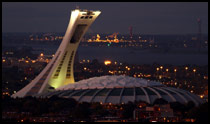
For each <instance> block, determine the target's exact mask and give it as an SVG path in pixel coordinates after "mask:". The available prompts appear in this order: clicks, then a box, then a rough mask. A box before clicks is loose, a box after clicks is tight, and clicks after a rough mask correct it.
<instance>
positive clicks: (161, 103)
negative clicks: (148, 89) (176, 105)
mask: <svg viewBox="0 0 210 124" xmlns="http://www.w3.org/2000/svg"><path fill="white" fill-rule="evenodd" d="M155 104H158V105H165V104H168V101H166V100H165V99H163V98H158V99H156V100H155V101H154V103H153V105H155Z"/></svg>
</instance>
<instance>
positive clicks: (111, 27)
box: [2, 2, 208, 34]
mask: <svg viewBox="0 0 210 124" xmlns="http://www.w3.org/2000/svg"><path fill="white" fill-rule="evenodd" d="M76 6H79V8H81V9H90V10H101V11H102V12H103V13H102V14H101V15H100V18H99V19H98V21H97V22H96V23H95V24H94V25H92V26H91V27H90V29H89V31H88V32H89V33H113V32H119V33H121V34H127V33H129V26H132V27H133V33H134V34H191V33H193V34H195V33H197V31H198V27H197V18H200V19H201V20H202V24H201V26H202V33H205V34H206V33H208V3H207V2H68V3H65V2H61V3H58V2H56V3H53V2H52V3H45V2H42V3H40V2H20V3H15V2H11V3H7V2H3V3H2V26H3V29H2V31H3V32H64V31H65V30H66V26H67V24H68V21H67V20H68V19H69V18H70V13H71V10H72V9H75V8H76ZM58 24H59V25H58Z"/></svg>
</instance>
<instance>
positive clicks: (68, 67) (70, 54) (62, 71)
mask: <svg viewBox="0 0 210 124" xmlns="http://www.w3.org/2000/svg"><path fill="white" fill-rule="evenodd" d="M100 13H101V12H100V11H89V10H80V9H75V10H73V11H72V12H71V17H70V21H69V25H68V27H67V30H66V33H65V36H64V37H63V40H62V42H61V44H60V46H59V48H58V50H57V51H56V53H55V55H54V57H53V58H52V60H51V61H50V62H49V63H48V64H47V66H46V67H45V68H44V69H43V71H42V72H41V73H40V74H39V75H38V76H37V77H36V78H35V79H34V80H33V81H32V82H30V83H29V84H28V85H27V86H25V87H24V88H23V89H21V90H20V91H18V92H17V93H16V94H13V95H12V97H24V96H33V95H36V94H39V93H44V92H48V91H50V90H52V89H56V88H58V87H61V86H63V85H66V84H72V83H75V81H74V73H73V65H74V58H75V54H76V50H77V48H78V46H79V43H80V41H81V39H82V37H83V35H84V34H85V33H86V31H87V30H88V28H89V27H90V25H91V24H92V23H93V22H94V21H95V19H96V18H97V17H98V16H99V14H100Z"/></svg>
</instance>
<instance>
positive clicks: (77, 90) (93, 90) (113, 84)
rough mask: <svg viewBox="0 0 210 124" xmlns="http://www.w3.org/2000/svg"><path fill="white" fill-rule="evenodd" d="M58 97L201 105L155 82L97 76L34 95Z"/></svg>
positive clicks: (198, 100) (194, 98)
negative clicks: (157, 101) (161, 99)
mask: <svg viewBox="0 0 210 124" xmlns="http://www.w3.org/2000/svg"><path fill="white" fill-rule="evenodd" d="M54 95H56V96H59V97H63V98H74V99H75V100H77V101H78V102H99V103H109V104H110V103H111V104H122V103H128V102H129V101H131V102H135V101H144V102H146V103H149V104H153V103H154V101H155V100H156V99H160V98H163V99H165V100H166V101H168V102H180V103H182V104H187V103H188V102H189V101H192V102H194V103H195V105H196V106H198V105H199V104H201V103H203V102H204V101H203V100H202V99H201V98H200V97H198V96H197V95H194V94H192V93H190V92H188V91H185V90H181V89H177V88H173V87H167V86H165V85H163V84H161V83H159V82H155V81H148V80H145V79H139V78H133V77H128V76H122V75H121V76H116V75H115V76H101V77H93V78H89V79H85V80H81V81H78V82H77V83H74V84H68V85H65V86H62V87H60V88H58V89H56V90H55V91H54V92H49V93H43V94H38V95H37V97H51V96H54Z"/></svg>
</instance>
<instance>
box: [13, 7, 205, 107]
mask: <svg viewBox="0 0 210 124" xmlns="http://www.w3.org/2000/svg"><path fill="white" fill-rule="evenodd" d="M100 13H101V12H100V11H89V10H80V9H75V10H73V11H72V13H71V18H70V22H69V25H68V28H67V31H66V33H65V36H64V38H63V40H62V42H61V44H60V46H59V48H58V50H57V51H56V53H55V55H54V57H53V58H52V60H51V61H50V62H49V63H48V65H47V66H46V67H45V68H44V69H43V71H42V72H41V73H40V74H39V75H38V76H37V77H36V78H35V79H34V80H33V81H32V82H30V83H29V84H28V85H26V86H25V87H24V88H23V89H21V90H20V91H18V92H17V93H16V94H13V95H12V97H13V98H16V97H25V96H35V97H52V96H59V97H64V98H74V99H76V100H77V101H79V102H100V103H113V104H122V103H127V102H129V101H131V102H134V101H145V102H147V103H149V104H153V103H154V101H155V100H156V99H158V98H163V99H165V100H166V101H168V102H180V103H184V104H186V103H188V102H189V101H192V102H194V103H195V105H199V104H200V103H203V101H202V100H201V99H200V98H199V97H198V96H196V95H194V94H192V93H189V92H187V91H185V90H181V89H177V88H172V87H167V86H165V85H163V84H161V83H159V82H155V81H148V80H145V79H139V78H133V77H128V76H101V77H93V78H89V79H85V80H81V81H78V82H75V81H74V75H73V74H74V73H73V66H74V58H75V54H76V50H77V48H78V45H79V43H80V40H81V38H82V37H83V35H84V34H85V32H86V31H87V30H88V28H89V27H90V25H91V24H92V23H93V22H94V21H95V19H96V18H97V17H98V16H99V14H100Z"/></svg>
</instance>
